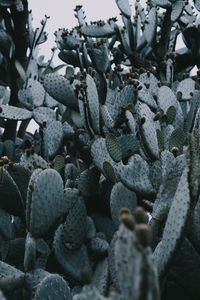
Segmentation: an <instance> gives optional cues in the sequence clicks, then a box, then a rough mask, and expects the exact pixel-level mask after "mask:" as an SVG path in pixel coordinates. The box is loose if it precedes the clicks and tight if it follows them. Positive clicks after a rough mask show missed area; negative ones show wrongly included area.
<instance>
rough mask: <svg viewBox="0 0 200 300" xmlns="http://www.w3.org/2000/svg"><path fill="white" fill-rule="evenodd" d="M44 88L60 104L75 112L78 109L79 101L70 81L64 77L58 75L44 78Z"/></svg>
mask: <svg viewBox="0 0 200 300" xmlns="http://www.w3.org/2000/svg"><path fill="white" fill-rule="evenodd" d="M44 88H45V90H46V91H47V92H48V93H49V95H50V96H52V97H53V98H55V99H56V100H57V101H58V102H60V103H62V104H64V105H66V106H68V107H69V108H72V109H74V110H77V109H78V101H77V98H76V97H75V94H74V91H73V88H72V86H71V85H70V83H69V81H68V80H67V79H66V78H64V77H63V76H62V75H59V74H56V73H52V74H48V75H46V76H45V78H44Z"/></svg>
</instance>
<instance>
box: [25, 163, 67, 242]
mask: <svg viewBox="0 0 200 300" xmlns="http://www.w3.org/2000/svg"><path fill="white" fill-rule="evenodd" d="M32 176H34V173H33V175H32ZM28 193H29V201H30V204H29V207H27V209H28V211H27V226H28V228H29V231H30V232H31V234H32V235H33V236H36V237H40V236H43V235H44V234H45V233H46V232H47V231H48V230H49V229H50V227H51V226H52V225H53V224H54V223H55V222H56V220H57V219H58V218H59V217H60V216H61V215H62V214H63V213H65V202H64V201H63V182H62V178H61V176H60V175H59V173H58V172H57V171H55V170H53V169H47V170H44V171H41V172H39V174H38V175H37V177H36V176H35V178H34V180H33V181H32V180H30V183H29V186H28ZM27 200H28V199H27Z"/></svg>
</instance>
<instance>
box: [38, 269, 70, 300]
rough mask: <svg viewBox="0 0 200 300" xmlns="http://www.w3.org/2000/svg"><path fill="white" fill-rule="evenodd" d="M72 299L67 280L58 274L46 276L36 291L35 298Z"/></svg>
mask: <svg viewBox="0 0 200 300" xmlns="http://www.w3.org/2000/svg"><path fill="white" fill-rule="evenodd" d="M47 299H48V300H71V293H70V288H69V286H68V284H67V282H66V281H65V280H64V279H63V278H62V277H61V276H60V275H58V274H50V275H48V276H46V277H45V278H44V279H43V280H42V281H41V283H40V284H39V286H38V287H37V290H36V292H35V296H34V298H33V300H47Z"/></svg>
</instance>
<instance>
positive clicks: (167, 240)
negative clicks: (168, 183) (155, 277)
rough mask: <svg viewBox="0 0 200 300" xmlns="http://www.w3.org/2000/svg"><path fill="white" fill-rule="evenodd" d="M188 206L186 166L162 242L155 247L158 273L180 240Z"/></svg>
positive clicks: (166, 263)
mask: <svg viewBox="0 0 200 300" xmlns="http://www.w3.org/2000/svg"><path fill="white" fill-rule="evenodd" d="M189 208H190V195H189V188H188V181H187V168H186V169H185V170H184V172H183V174H182V176H181V179H180V181H179V184H178V187H177V190H176V193H175V196H174V199H173V202H172V205H171V207H170V211H169V214H168V217H167V221H166V224H165V228H164V231H163V236H162V242H161V244H158V246H157V247H159V248H158V249H159V251H158V249H157V248H156V249H155V254H154V261H155V263H156V265H157V267H158V273H159V275H163V273H164V272H165V271H166V268H167V266H168V265H169V263H170V260H171V259H172V257H173V255H174V252H175V250H176V248H177V245H178V242H179V241H180V239H181V237H182V234H183V230H184V226H185V223H186V220H187V216H188V213H189Z"/></svg>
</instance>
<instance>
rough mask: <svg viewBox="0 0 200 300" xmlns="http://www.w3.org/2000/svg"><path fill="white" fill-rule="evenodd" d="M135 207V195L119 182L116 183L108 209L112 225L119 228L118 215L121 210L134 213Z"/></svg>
mask: <svg viewBox="0 0 200 300" xmlns="http://www.w3.org/2000/svg"><path fill="white" fill-rule="evenodd" d="M136 206H137V197H136V194H135V193H134V192H132V191H130V190H129V189H127V188H126V187H125V186H124V185H123V184H122V183H121V182H118V183H116V184H115V185H114V186H113V188H112V191H111V195H110V209H111V216H112V220H113V222H114V224H115V225H116V226H119V224H120V221H119V215H120V210H121V208H128V209H129V210H130V211H134V209H135V208H136Z"/></svg>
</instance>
